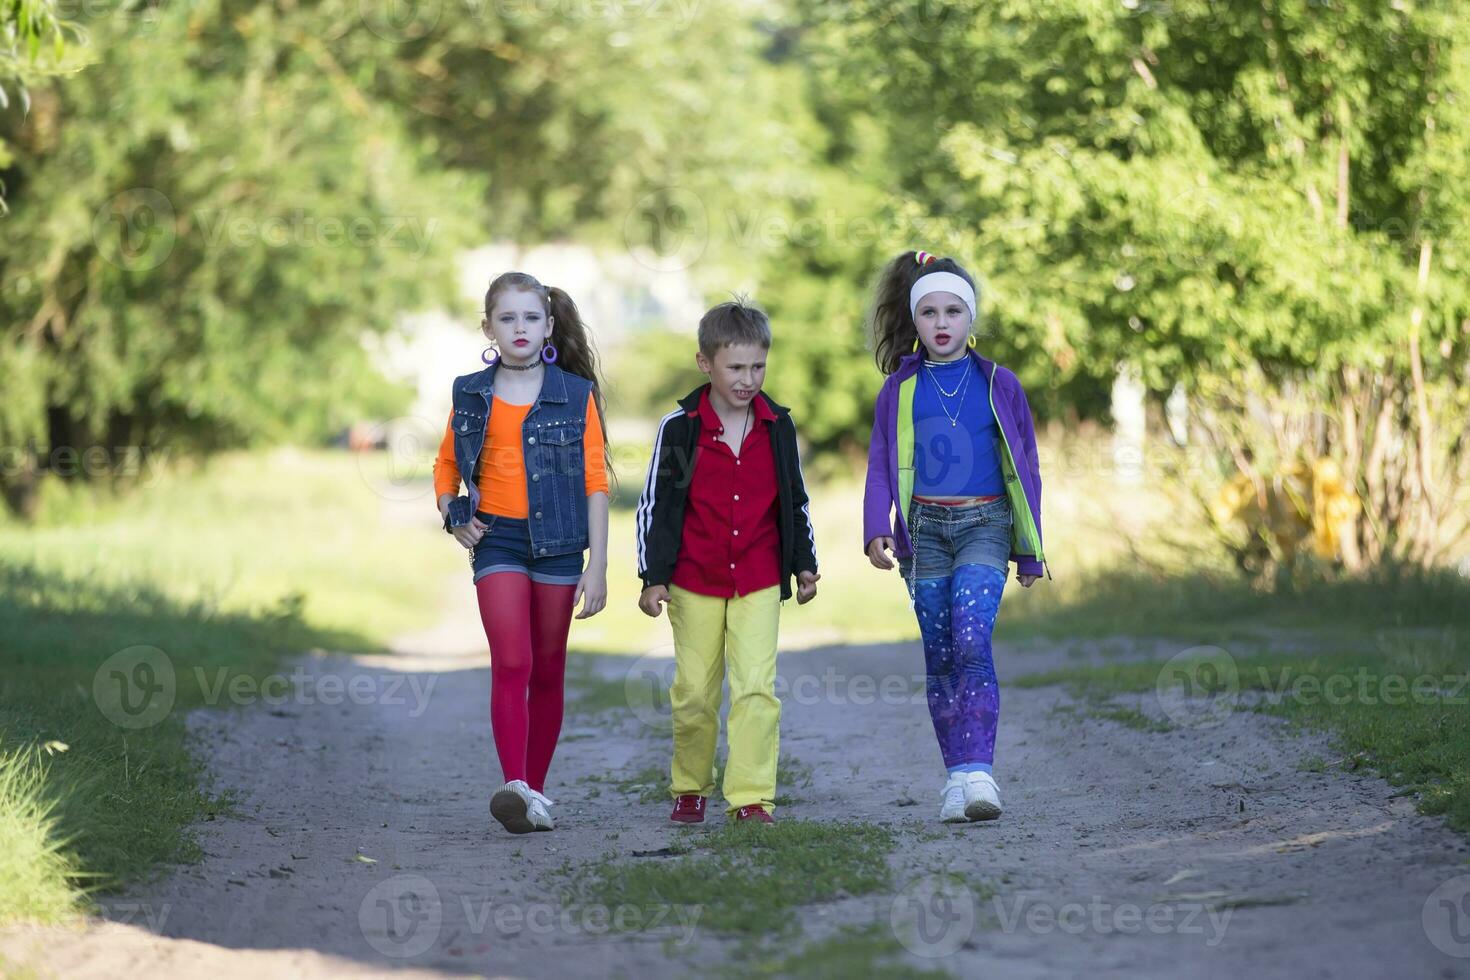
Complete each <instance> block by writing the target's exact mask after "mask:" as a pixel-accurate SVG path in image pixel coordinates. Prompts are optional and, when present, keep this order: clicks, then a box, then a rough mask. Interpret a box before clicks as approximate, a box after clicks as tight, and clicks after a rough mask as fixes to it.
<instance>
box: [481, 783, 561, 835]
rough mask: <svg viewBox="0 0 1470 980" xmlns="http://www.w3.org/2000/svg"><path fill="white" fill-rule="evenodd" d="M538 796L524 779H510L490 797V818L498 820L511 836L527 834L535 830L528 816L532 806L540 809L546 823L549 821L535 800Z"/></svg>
mask: <svg viewBox="0 0 1470 980" xmlns="http://www.w3.org/2000/svg"><path fill="white" fill-rule="evenodd" d="M533 794H534V795H533ZM539 795H540V794H539V793H536V791H535V790H533V789H531V787H530V786H528V785H527V784H526V781H525V780H524V779H512V780H511V781H510V782H508V783H506V784H505V785H504V786H502V787H500V789H499V791H498V792H496V794H495V795H494V796H492V797H490V816H492V817H494V818H495V819H496V820H499V821H500V823H501V825H502V826H504V827H505V829H506V830H508V831H510V832H511V833H512V834H529V833H530V832H531V831H533V830H535V829H536V824H535V823H534V822H533V819H532V817H531V815H530V814H531V810H532V807H533V805H534V806H536V807H539V808H540V810H541V813H542V815H543V816H544V817H545V819H546V821H547V822H548V823H549V822H550V820H551V815H550V814H548V813H546V808H545V806H543V805H542V804H541V803H540V802H539V801H537V800H536V796H539ZM547 829H548V830H549V829H551V828H550V827H548V828H547Z"/></svg>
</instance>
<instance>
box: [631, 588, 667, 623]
mask: <svg viewBox="0 0 1470 980" xmlns="http://www.w3.org/2000/svg"><path fill="white" fill-rule="evenodd" d="M668 601H669V588H668V586H666V585H650V586H649V587H648V588H646V589H644V590H643V594H642V595H640V596H639V597H638V608H639V609H642V610H643V611H644V612H646V613H647V614H648V615H650V616H654V617H657V616H658V614H659V613H660V612H662V611H663V603H665V602H668Z"/></svg>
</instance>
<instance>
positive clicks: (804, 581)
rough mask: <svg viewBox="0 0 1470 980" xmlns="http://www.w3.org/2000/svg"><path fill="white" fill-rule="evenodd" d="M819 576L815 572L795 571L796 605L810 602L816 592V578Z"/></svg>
mask: <svg viewBox="0 0 1470 980" xmlns="http://www.w3.org/2000/svg"><path fill="white" fill-rule="evenodd" d="M821 577H822V576H820V575H818V574H817V573H816V572H797V573H796V604H797V605H798V606H800V605H802V604H803V603H806V602H810V601H811V599H812V598H813V597H814V596H815V595H816V594H817V579H819V578H821Z"/></svg>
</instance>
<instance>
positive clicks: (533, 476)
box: [531, 473, 541, 483]
mask: <svg viewBox="0 0 1470 980" xmlns="http://www.w3.org/2000/svg"><path fill="white" fill-rule="evenodd" d="M540 479H541V474H540V473H532V474H531V482H532V483H535V482H537V481H538V480H540Z"/></svg>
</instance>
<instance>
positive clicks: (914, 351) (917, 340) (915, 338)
mask: <svg viewBox="0 0 1470 980" xmlns="http://www.w3.org/2000/svg"><path fill="white" fill-rule="evenodd" d="M918 352H919V338H918V335H917V334H916V335H915V336H914V349H913V351H912V353H915V354H917V353H918Z"/></svg>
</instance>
